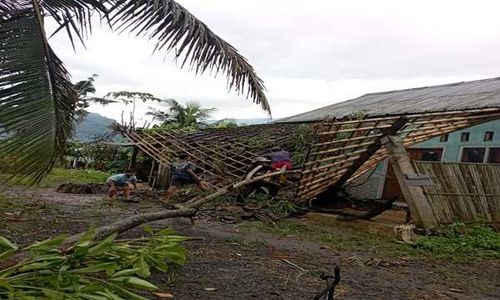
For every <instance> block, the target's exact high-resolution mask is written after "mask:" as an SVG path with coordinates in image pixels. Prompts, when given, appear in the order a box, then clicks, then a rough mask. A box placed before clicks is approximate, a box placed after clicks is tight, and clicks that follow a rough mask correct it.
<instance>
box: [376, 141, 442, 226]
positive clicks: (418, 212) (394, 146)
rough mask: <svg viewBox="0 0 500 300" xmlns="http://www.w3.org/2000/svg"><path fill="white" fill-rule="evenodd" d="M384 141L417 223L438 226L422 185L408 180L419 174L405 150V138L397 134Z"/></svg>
mask: <svg viewBox="0 0 500 300" xmlns="http://www.w3.org/2000/svg"><path fill="white" fill-rule="evenodd" d="M383 143H384V146H385V148H386V149H387V153H389V157H390V158H391V163H392V168H393V170H394V174H395V175H396V178H397V180H398V183H399V186H400V188H401V193H402V194H403V196H404V197H405V199H406V201H407V202H408V205H409V207H410V211H411V214H412V216H413V218H414V221H415V223H416V224H417V225H422V226H424V227H436V226H437V225H438V223H437V220H436V217H435V215H434V212H433V211H432V207H431V206H430V205H429V202H428V201H427V198H426V197H425V194H424V190H423V188H422V187H421V186H410V185H408V184H407V182H406V178H407V176H414V175H417V172H416V171H415V169H414V167H413V165H412V164H411V162H410V157H409V155H408V153H407V152H406V151H405V148H404V146H403V140H402V139H401V138H400V137H397V136H389V137H387V138H386V139H384V141H383Z"/></svg>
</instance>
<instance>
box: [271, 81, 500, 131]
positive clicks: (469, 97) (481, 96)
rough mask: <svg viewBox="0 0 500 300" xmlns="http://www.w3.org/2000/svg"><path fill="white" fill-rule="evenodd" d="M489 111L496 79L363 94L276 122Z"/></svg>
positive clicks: (499, 93) (498, 95) (497, 89)
mask: <svg viewBox="0 0 500 300" xmlns="http://www.w3.org/2000/svg"><path fill="white" fill-rule="evenodd" d="M491 107H500V77H498V78H491V79H483V80H475V81H466V82H458V83H450V84H443V85H436V86H429V87H420V88H412V89H405V90H397V91H388V92H381V93H371V94H366V95H363V96H361V97H359V98H356V99H352V100H348V101H344V102H340V103H335V104H332V105H329V106H325V107H322V108H319V109H316V110H312V111H309V112H305V113H302V114H299V115H295V116H292V117H288V118H284V119H281V120H278V121H277V122H278V123H286V122H313V121H320V120H325V119H328V118H343V117H346V116H349V115H351V114H352V113H355V112H365V113H366V114H367V115H369V116H370V117H376V116H386V115H408V114H416V113H427V112H443V111H458V110H470V109H478V108H491Z"/></svg>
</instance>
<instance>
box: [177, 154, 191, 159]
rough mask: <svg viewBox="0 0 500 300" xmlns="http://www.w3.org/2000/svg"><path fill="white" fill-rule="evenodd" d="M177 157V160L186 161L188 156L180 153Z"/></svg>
mask: <svg viewBox="0 0 500 300" xmlns="http://www.w3.org/2000/svg"><path fill="white" fill-rule="evenodd" d="M177 157H179V159H188V158H189V155H187V154H186V153H180V154H179V155H177Z"/></svg>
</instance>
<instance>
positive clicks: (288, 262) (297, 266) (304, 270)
mask: <svg viewBox="0 0 500 300" xmlns="http://www.w3.org/2000/svg"><path fill="white" fill-rule="evenodd" d="M281 260H282V261H284V262H286V263H287V264H289V265H291V266H293V267H295V268H297V269H299V270H300V271H302V272H307V270H306V269H304V268H302V267H301V266H299V265H297V264H295V263H293V262H291V261H289V260H288V259H286V258H282V259H281Z"/></svg>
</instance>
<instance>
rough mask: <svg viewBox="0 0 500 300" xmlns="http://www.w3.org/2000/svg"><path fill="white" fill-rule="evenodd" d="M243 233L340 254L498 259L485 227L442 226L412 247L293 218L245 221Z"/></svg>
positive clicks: (493, 236) (493, 237)
mask: <svg viewBox="0 0 500 300" xmlns="http://www.w3.org/2000/svg"><path fill="white" fill-rule="evenodd" d="M240 227H241V228H242V229H243V230H247V231H252V230H258V231H263V232H267V233H270V234H273V235H276V236H280V237H294V238H297V239H302V240H310V241H316V242H320V243H322V244H325V245H326V246H328V247H330V248H332V249H334V250H339V251H353V252H357V251H360V252H363V251H370V252H374V253H375V254H377V255H381V256H393V257H400V256H411V257H423V258H431V259H443V260H453V261H468V260H471V259H474V260H499V259H500V233H498V232H495V231H494V230H493V229H492V228H490V227H489V226H487V225H486V224H480V223H479V224H468V225H465V224H460V223H457V224H453V225H450V226H446V227H442V228H440V229H439V230H438V231H436V234H435V235H432V236H417V239H416V243H415V244H413V245H409V244H403V243H402V242H400V241H398V240H397V239H396V238H395V237H392V236H387V235H376V234H369V233H365V232H361V231H357V230H352V229H347V228H341V229H339V228H331V229H330V228H325V227H320V226H315V225H311V224H307V223H302V222H300V221H296V220H293V219H286V220H282V221H280V222H278V223H277V224H276V225H275V226H270V225H266V224H264V223H262V222H247V223H243V224H242V225H241V226H240Z"/></svg>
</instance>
